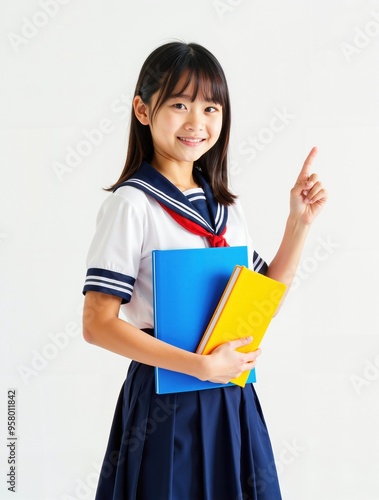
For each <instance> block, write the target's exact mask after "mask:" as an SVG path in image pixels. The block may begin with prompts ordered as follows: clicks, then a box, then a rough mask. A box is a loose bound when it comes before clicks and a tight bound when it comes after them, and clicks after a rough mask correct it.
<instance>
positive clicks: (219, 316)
mask: <svg viewBox="0 0 379 500" xmlns="http://www.w3.org/2000/svg"><path fill="white" fill-rule="evenodd" d="M247 265H248V254H247V247H221V248H201V249H181V250H155V251H154V252H153V255H152V266H153V306H154V333H155V336H156V337H157V338H158V339H160V340H162V341H164V342H168V343H169V344H172V345H174V346H176V347H179V348H182V349H186V350H187V351H190V352H197V353H199V354H209V353H210V352H212V350H213V349H215V348H216V347H217V346H219V345H220V344H222V343H223V342H227V341H229V340H234V339H237V338H240V337H248V336H252V337H253V341H252V342H251V343H250V344H248V345H246V346H244V347H243V348H240V349H239V350H241V351H243V352H248V351H253V350H256V349H257V348H258V346H259V344H260V342H261V340H262V338H263V335H264V334H265V331H266V330H267V327H268V325H269V323H270V321H271V319H272V317H273V315H274V314H275V311H276V309H277V306H278V304H279V303H280V301H281V298H282V296H283V294H284V291H285V288H286V287H285V285H284V284H283V283H279V282H278V281H275V280H272V279H270V278H268V277H266V276H264V275H261V274H259V273H256V272H254V271H252V270H250V269H248V268H247ZM255 381H256V377H255V369H254V370H251V371H250V372H245V373H243V374H242V375H241V376H240V377H238V378H237V379H233V380H232V381H231V382H230V383H229V384H216V383H213V382H209V381H201V380H199V379H197V378H195V377H192V376H190V375H186V374H184V373H179V372H173V371H170V370H166V369H163V368H159V367H156V368H155V387H156V392H157V393H158V394H167V393H172V392H185V391H194V390H204V389H212V388H215V387H224V386H228V385H234V384H237V385H240V386H242V387H243V386H244V385H245V384H246V383H252V382H255Z"/></svg>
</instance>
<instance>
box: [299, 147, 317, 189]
mask: <svg viewBox="0 0 379 500" xmlns="http://www.w3.org/2000/svg"><path fill="white" fill-rule="evenodd" d="M316 154H317V146H314V147H313V148H312V149H311V150H310V152H309V154H308V156H307V157H306V159H305V161H304V164H303V166H302V168H301V170H300V174H299V177H298V181H307V180H308V177H309V171H310V168H311V165H312V163H313V160H314V158H315V156H316Z"/></svg>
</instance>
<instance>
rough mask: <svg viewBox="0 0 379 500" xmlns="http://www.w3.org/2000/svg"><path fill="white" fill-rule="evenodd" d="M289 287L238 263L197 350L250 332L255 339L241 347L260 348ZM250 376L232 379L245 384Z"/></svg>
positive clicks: (202, 351) (206, 349)
mask: <svg viewBox="0 0 379 500" xmlns="http://www.w3.org/2000/svg"><path fill="white" fill-rule="evenodd" d="M285 289H286V285H284V283H280V282H279V281H276V280H273V279H271V278H268V277H267V276H264V275H263V274H259V273H257V272H255V271H252V270H250V269H248V268H247V267H245V266H236V267H235V268H234V271H233V273H232V275H231V277H230V279H229V281H228V284H227V285H226V288H225V290H224V293H223V294H222V296H221V299H220V301H219V303H218V305H217V307H216V309H215V312H214V313H213V316H212V318H211V320H210V322H209V324H208V326H207V328H206V330H205V332H204V335H203V337H202V339H201V341H200V343H199V345H198V347H197V350H196V352H197V353H198V354H209V353H210V352H212V351H213V349H215V348H216V347H218V346H219V345H221V344H223V343H224V342H228V341H230V340H236V339H238V338H241V337H249V336H252V337H253V340H252V342H251V343H250V344H248V345H246V346H244V347H241V348H239V349H238V350H239V351H241V352H250V351H255V350H256V349H258V347H259V344H260V343H261V340H262V338H263V336H264V334H265V332H266V330H267V327H268V325H269V324H270V321H271V319H272V317H273V316H274V314H275V311H276V309H277V307H278V305H279V303H280V301H281V299H282V297H283V294H284V292H285ZM248 376H249V372H248V371H247V372H244V373H242V374H241V375H240V376H239V377H237V378H235V379H233V380H231V382H233V383H234V384H237V385H240V386H241V387H244V386H245V384H246V380H247V378H248Z"/></svg>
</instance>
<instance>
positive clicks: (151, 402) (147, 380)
mask: <svg viewBox="0 0 379 500" xmlns="http://www.w3.org/2000/svg"><path fill="white" fill-rule="evenodd" d="M280 499H281V494H280V489H279V483H278V478H277V472H276V467H275V462H274V456H273V453H272V448H271V443H270V438H269V435H268V432H267V427H266V424H265V421H264V418H263V414H262V410H261V407H260V404H259V401H258V398H257V395H256V393H255V390H254V387H253V385H252V384H248V385H246V386H245V388H244V389H242V388H241V387H238V386H228V387H222V388H217V389H209V390H203V391H194V392H185V393H178V394H168V395H158V394H156V393H155V385H154V368H152V367H150V366H146V365H143V364H141V363H136V362H134V361H132V362H131V364H130V367H129V371H128V376H127V378H126V381H125V383H124V385H123V387H122V389H121V393H120V397H119V399H118V403H117V407H116V411H115V416H114V420H113V424H112V428H111V433H110V437H109V442H108V447H107V450H106V454H105V458H104V462H103V466H102V470H101V473H100V479H99V484H98V488H97V493H96V500H280Z"/></svg>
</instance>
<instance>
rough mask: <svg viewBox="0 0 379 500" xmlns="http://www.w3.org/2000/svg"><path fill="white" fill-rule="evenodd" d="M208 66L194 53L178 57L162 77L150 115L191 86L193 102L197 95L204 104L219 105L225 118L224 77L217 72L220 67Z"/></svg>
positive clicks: (225, 90)
mask: <svg viewBox="0 0 379 500" xmlns="http://www.w3.org/2000/svg"><path fill="white" fill-rule="evenodd" d="M209 63H210V61H209V58H206V60H205V58H203V57H202V54H201V53H200V54H198V53H194V56H193V54H191V52H189V53H187V54H184V55H182V57H179V58H178V59H177V60H176V61H175V63H174V64H173V65H172V66H171V70H170V71H168V72H167V73H166V75H165V77H164V78H163V81H162V84H161V88H160V92H159V94H158V99H157V102H156V105H155V107H154V109H153V111H152V116H154V115H155V114H156V113H157V112H158V110H159V108H160V107H161V106H162V105H163V104H164V103H165V102H166V101H167V100H168V99H170V98H173V97H178V96H180V95H182V94H184V93H185V91H186V90H187V88H188V87H189V85H190V84H191V83H193V92H192V95H191V101H192V102H193V101H195V99H196V98H197V96H198V95H200V97H201V98H202V99H204V100H205V101H208V102H214V103H215V104H219V105H221V106H222V108H223V111H224V113H225V112H226V114H227V115H228V114H229V113H228V112H229V107H230V103H229V93H228V88H227V84H226V80H225V76H224V74H223V72H222V70H221V72H220V69H221V68H218V67H217V66H216V65H213V64H209ZM182 79H183V83H182V85H181V87H178V82H179V81H180V80H182Z"/></svg>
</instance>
